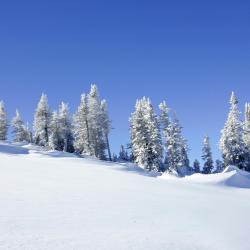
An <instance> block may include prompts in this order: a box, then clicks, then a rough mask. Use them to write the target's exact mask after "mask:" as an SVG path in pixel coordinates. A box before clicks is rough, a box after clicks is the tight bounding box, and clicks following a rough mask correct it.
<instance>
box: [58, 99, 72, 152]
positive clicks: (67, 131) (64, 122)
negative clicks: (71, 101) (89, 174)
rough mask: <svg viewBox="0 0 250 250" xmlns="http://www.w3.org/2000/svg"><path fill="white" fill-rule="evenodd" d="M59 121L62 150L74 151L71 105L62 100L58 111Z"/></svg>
mask: <svg viewBox="0 0 250 250" xmlns="http://www.w3.org/2000/svg"><path fill="white" fill-rule="evenodd" d="M58 123H59V128H60V137H61V140H62V146H61V150H63V151H64V152H70V153H72V152H74V147H73V135H72V131H71V119H70V116H69V107H68V105H67V104H66V103H64V102H62V103H61V105H60V106H59V111H58Z"/></svg>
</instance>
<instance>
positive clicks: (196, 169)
mask: <svg viewBox="0 0 250 250" xmlns="http://www.w3.org/2000/svg"><path fill="white" fill-rule="evenodd" d="M193 169H194V172H195V173H200V172H201V166H200V162H199V161H198V160H197V159H195V160H194V165H193Z"/></svg>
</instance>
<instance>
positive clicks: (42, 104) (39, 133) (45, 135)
mask: <svg viewBox="0 0 250 250" xmlns="http://www.w3.org/2000/svg"><path fill="white" fill-rule="evenodd" d="M50 119H51V112H50V109H49V104H48V98H47V96H46V95H45V94H42V96H41V99H40V101H39V103H38V105H37V109H36V112H35V117H34V124H33V128H34V141H35V143H36V144H38V145H40V146H47V145H48V142H49V134H50Z"/></svg>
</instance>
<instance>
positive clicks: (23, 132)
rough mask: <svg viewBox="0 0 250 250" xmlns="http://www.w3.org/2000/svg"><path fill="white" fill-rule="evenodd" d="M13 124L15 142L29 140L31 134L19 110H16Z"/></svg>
mask: <svg viewBox="0 0 250 250" xmlns="http://www.w3.org/2000/svg"><path fill="white" fill-rule="evenodd" d="M11 125H12V127H13V134H14V141H15V142H23V141H26V142H29V134H28V131H27V128H26V127H25V126H24V122H23V120H22V118H21V115H20V113H19V111H18V110H16V116H15V117H14V118H13V119H12V122H11Z"/></svg>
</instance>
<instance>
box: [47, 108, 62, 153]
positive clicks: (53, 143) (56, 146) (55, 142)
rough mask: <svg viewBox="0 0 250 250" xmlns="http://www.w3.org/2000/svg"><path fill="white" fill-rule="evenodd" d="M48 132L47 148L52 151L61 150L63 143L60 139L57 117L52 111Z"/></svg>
mask: <svg viewBox="0 0 250 250" xmlns="http://www.w3.org/2000/svg"><path fill="white" fill-rule="evenodd" d="M50 131H51V132H50V136H49V147H50V148H51V149H52V150H61V149H62V148H63V141H62V138H61V130H60V125H59V117H58V113H57V112H56V111H54V112H53V113H52V116H51V123H50Z"/></svg>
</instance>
